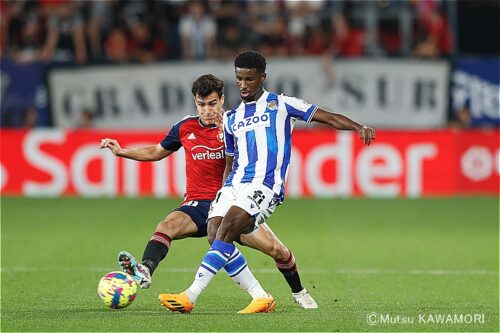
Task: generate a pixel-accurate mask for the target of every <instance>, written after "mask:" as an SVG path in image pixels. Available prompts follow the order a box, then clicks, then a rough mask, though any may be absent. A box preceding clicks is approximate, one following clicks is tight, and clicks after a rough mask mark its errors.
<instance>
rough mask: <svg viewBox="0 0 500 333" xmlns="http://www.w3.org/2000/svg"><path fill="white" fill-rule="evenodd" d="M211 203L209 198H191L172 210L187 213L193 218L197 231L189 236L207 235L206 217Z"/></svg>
mask: <svg viewBox="0 0 500 333" xmlns="http://www.w3.org/2000/svg"><path fill="white" fill-rule="evenodd" d="M211 203H212V201H211V200H191V201H187V202H185V203H184V205H182V206H179V207H177V208H176V209H174V210H173V211H179V212H183V213H185V214H187V215H188V216H189V217H190V218H191V220H193V222H194V224H196V226H197V227H198V232H196V234H194V235H192V236H191V237H206V236H207V234H208V232H207V217H208V211H209V210H210V204H211Z"/></svg>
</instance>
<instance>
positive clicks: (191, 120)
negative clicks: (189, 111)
mask: <svg viewBox="0 0 500 333" xmlns="http://www.w3.org/2000/svg"><path fill="white" fill-rule="evenodd" d="M198 118H199V116H185V117H184V118H182V119H181V120H179V121H178V122H177V123H176V124H175V125H174V127H181V126H183V125H188V124H191V123H198Z"/></svg>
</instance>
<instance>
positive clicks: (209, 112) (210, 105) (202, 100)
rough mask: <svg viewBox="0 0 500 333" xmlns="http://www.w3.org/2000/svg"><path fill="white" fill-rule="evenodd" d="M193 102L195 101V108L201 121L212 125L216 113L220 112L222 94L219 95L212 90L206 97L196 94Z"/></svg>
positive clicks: (222, 100)
mask: <svg viewBox="0 0 500 333" xmlns="http://www.w3.org/2000/svg"><path fill="white" fill-rule="evenodd" d="M194 102H195V103H196V110H197V111H198V115H199V116H200V119H201V121H202V123H203V124H205V125H213V124H215V122H216V121H217V119H218V117H217V113H222V105H223V104H224V95H222V96H221V97H219V94H217V92H215V91H213V92H212V93H210V95H208V96H206V97H202V96H200V95H196V97H195V98H194Z"/></svg>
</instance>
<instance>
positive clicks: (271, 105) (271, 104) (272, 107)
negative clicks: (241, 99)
mask: <svg viewBox="0 0 500 333" xmlns="http://www.w3.org/2000/svg"><path fill="white" fill-rule="evenodd" d="M267 108H268V109H269V110H272V111H276V110H278V106H277V105H276V102H275V101H274V100H272V101H270V102H269V103H267Z"/></svg>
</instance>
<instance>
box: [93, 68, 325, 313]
mask: <svg viewBox="0 0 500 333" xmlns="http://www.w3.org/2000/svg"><path fill="white" fill-rule="evenodd" d="M223 88H224V83H223V82H222V81H221V80H220V79H218V78H217V77H215V76H213V75H203V76H201V77H199V78H198V79H197V80H196V81H195V82H194V83H193V87H192V93H193V97H194V100H195V104H196V108H197V112H198V115H197V116H187V117H185V118H183V119H182V120H181V121H179V122H178V123H177V124H175V125H174V126H173V128H172V129H171V130H170V132H169V133H168V134H167V135H166V136H165V138H164V139H163V140H162V141H161V142H160V143H159V144H156V145H152V146H145V147H140V148H133V149H123V148H122V147H121V146H120V144H119V143H118V142H117V141H116V140H113V139H110V138H105V139H102V142H101V148H108V149H110V150H111V151H112V153H113V154H114V155H116V156H119V157H124V158H129V159H133V160H137V161H158V160H161V159H163V158H165V157H167V156H169V155H170V154H172V153H174V152H175V151H177V150H179V149H180V148H181V147H183V148H184V150H185V152H186V154H185V155H186V157H185V158H186V195H185V198H184V201H183V202H182V203H181V205H180V206H179V207H178V208H176V209H174V210H173V211H172V212H170V214H168V216H167V217H166V218H165V219H164V220H163V221H161V222H160V223H159V224H158V226H157V227H156V230H155V232H154V234H153V236H152V237H151V240H150V241H149V242H148V243H147V245H146V248H145V250H144V254H143V257H142V262H139V261H138V260H137V259H135V258H134V256H132V255H131V254H130V253H128V252H127V251H121V252H120V253H119V254H118V261H119V264H120V266H121V267H122V269H123V270H124V271H125V272H127V273H130V274H131V275H132V276H134V278H135V279H136V281H137V282H138V284H139V285H140V287H141V288H149V286H150V285H151V281H152V278H151V276H152V274H153V272H154V271H155V269H156V268H157V266H158V264H159V263H160V261H162V260H163V259H164V258H165V257H166V255H167V253H168V251H169V248H170V245H171V242H172V241H173V240H176V239H182V238H185V237H205V236H207V222H206V220H207V215H208V210H209V207H210V203H211V202H212V200H213V199H214V198H215V195H216V194H217V191H218V190H219V189H220V188H221V186H222V183H223V182H222V178H223V173H224V169H225V167H226V159H225V156H224V144H223V140H222V132H221V130H220V128H219V127H218V126H217V125H216V122H217V121H220V115H221V114H222V112H223V110H222V106H223V104H224V95H223ZM265 217H266V215H262V216H260V217H259V221H261V222H263V221H264V219H265ZM241 242H242V243H243V244H244V245H248V246H250V247H253V248H255V249H258V250H260V251H261V252H263V253H265V254H267V255H269V256H271V257H272V258H273V259H274V260H275V261H276V266H277V268H278V269H279V270H280V272H282V274H283V275H284V277H285V279H286V280H287V282H288V284H289V286H290V288H291V289H292V292H295V293H297V292H302V294H304V290H305V289H304V288H303V287H302V285H301V282H300V278H299V277H298V274H297V273H296V265H295V259H294V257H293V254H292V253H291V252H290V250H288V248H287V247H286V246H285V245H284V244H283V243H282V242H281V241H280V240H279V239H278V238H277V237H276V236H275V235H274V233H273V232H272V230H271V229H270V228H269V227H268V226H267V224H266V223H262V224H261V225H260V226H259V228H257V230H255V232H253V233H252V234H250V235H244V236H242V237H241ZM225 268H226V271H227V272H228V274H229V275H230V276H231V277H232V278H233V280H234V281H235V282H236V283H238V285H240V287H242V288H243V289H245V290H247V291H248V292H249V293H250V295H251V296H252V297H253V298H257V299H258V298H263V297H264V298H267V297H268V295H267V293H266V292H265V291H264V290H263V289H262V287H261V286H260V284H259V282H258V281H257V280H256V279H255V277H254V276H253V275H252V273H251V272H250V270H249V269H248V267H247V264H246V260H245V258H244V257H243V255H241V254H240V252H239V251H238V250H237V249H236V250H235V251H234V252H233V253H232V255H231V258H230V260H229V262H228V263H227V264H226V266H225ZM308 296H309V295H306V296H302V297H300V298H297V297H295V299H296V302H297V303H298V304H299V306H301V307H302V308H315V307H317V305H316V302H314V300H313V299H312V298H311V297H310V296H309V297H308ZM186 312H187V311H186Z"/></svg>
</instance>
